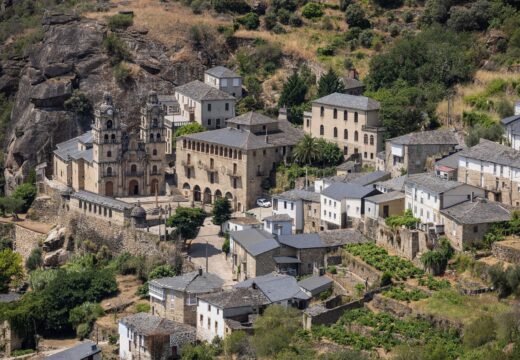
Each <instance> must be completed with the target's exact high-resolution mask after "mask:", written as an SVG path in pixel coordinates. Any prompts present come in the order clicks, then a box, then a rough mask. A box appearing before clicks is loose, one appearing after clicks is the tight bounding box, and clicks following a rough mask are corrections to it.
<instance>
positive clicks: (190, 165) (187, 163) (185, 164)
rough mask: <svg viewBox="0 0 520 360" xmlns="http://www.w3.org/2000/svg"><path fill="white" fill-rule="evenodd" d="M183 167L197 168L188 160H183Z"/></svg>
mask: <svg viewBox="0 0 520 360" xmlns="http://www.w3.org/2000/svg"><path fill="white" fill-rule="evenodd" d="M181 165H182V166H184V167H187V168H192V167H195V165H194V164H193V163H192V162H191V161H188V160H181Z"/></svg>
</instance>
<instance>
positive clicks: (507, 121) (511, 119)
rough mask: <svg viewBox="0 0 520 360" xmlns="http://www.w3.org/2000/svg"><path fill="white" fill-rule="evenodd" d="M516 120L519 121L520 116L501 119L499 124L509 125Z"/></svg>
mask: <svg viewBox="0 0 520 360" xmlns="http://www.w3.org/2000/svg"><path fill="white" fill-rule="evenodd" d="M517 120H520V115H513V116H509V117H506V118H503V119H502V120H500V122H501V123H502V124H504V125H509V124H511V123H513V122H515V121H517Z"/></svg>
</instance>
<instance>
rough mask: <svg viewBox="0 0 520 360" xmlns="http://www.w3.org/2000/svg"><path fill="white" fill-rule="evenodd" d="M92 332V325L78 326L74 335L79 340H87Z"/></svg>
mask: <svg viewBox="0 0 520 360" xmlns="http://www.w3.org/2000/svg"><path fill="white" fill-rule="evenodd" d="M91 331H92V325H90V324H79V325H78V327H77V328H76V335H77V336H78V337H79V339H80V340H83V339H86V338H88V336H89V334H90V332H91Z"/></svg>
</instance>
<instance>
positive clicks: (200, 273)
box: [199, 267, 202, 276]
mask: <svg viewBox="0 0 520 360" xmlns="http://www.w3.org/2000/svg"><path fill="white" fill-rule="evenodd" d="M199 276H202V268H201V267H200V268H199Z"/></svg>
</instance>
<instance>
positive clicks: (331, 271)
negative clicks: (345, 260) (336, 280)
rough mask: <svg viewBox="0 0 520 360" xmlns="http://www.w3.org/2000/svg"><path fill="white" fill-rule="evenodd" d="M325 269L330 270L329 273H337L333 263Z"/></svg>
mask: <svg viewBox="0 0 520 360" xmlns="http://www.w3.org/2000/svg"><path fill="white" fill-rule="evenodd" d="M327 271H328V272H330V273H331V274H337V273H338V269H337V268H336V267H335V266H334V265H331V266H329V267H328V268H327Z"/></svg>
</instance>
